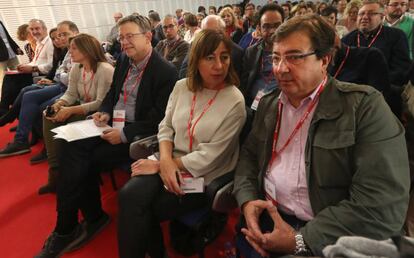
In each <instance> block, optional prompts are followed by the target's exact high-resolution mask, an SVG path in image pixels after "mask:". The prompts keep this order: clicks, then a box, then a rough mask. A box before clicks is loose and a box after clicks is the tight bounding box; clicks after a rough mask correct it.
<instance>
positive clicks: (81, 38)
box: [70, 33, 106, 73]
mask: <svg viewBox="0 0 414 258" xmlns="http://www.w3.org/2000/svg"><path fill="white" fill-rule="evenodd" d="M70 42H71V44H75V45H76V47H77V48H78V49H79V51H80V52H81V53H82V54H83V55H84V56H86V57H87V58H88V60H89V62H90V65H91V68H92V70H93V72H94V73H95V72H96V70H97V69H98V63H99V62H106V58H105V54H104V52H103V49H102V46H101V44H100V43H99V41H98V40H97V39H96V38H95V37H93V36H91V35H89V34H85V33H81V34H78V35H76V36H74V37H73V38H72V40H71V41H70Z"/></svg>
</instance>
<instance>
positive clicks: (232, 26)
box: [220, 7, 243, 44]
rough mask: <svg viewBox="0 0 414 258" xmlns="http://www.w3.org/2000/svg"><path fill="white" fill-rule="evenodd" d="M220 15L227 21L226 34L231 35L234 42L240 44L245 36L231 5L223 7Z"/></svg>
mask: <svg viewBox="0 0 414 258" xmlns="http://www.w3.org/2000/svg"><path fill="white" fill-rule="evenodd" d="M220 17H221V18H222V19H223V20H224V22H225V23H226V35H227V36H228V37H230V38H231V40H233V42H234V43H236V44H239V41H240V39H241V38H242V37H243V30H242V29H241V28H240V27H239V24H238V20H237V17H236V15H235V14H234V12H233V9H231V8H230V7H225V8H223V9H222V10H221V12H220Z"/></svg>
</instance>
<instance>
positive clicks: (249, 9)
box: [244, 7, 254, 11]
mask: <svg viewBox="0 0 414 258" xmlns="http://www.w3.org/2000/svg"><path fill="white" fill-rule="evenodd" d="M244 10H245V11H252V10H254V8H252V7H247V8H246V9H244Z"/></svg>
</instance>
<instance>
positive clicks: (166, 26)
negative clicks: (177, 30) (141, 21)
mask: <svg viewBox="0 0 414 258" xmlns="http://www.w3.org/2000/svg"><path fill="white" fill-rule="evenodd" d="M174 27H175V25H174V24H170V25H164V26H162V28H163V30H168V29H173V28H174Z"/></svg>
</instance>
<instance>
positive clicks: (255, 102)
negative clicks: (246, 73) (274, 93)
mask: <svg viewBox="0 0 414 258" xmlns="http://www.w3.org/2000/svg"><path fill="white" fill-rule="evenodd" d="M264 95H265V93H264V90H259V91H258V92H257V94H256V97H254V100H253V103H252V105H251V109H253V110H254V111H256V110H257V107H258V106H259V102H260V99H261V98H262V97H263V96H264Z"/></svg>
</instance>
